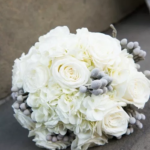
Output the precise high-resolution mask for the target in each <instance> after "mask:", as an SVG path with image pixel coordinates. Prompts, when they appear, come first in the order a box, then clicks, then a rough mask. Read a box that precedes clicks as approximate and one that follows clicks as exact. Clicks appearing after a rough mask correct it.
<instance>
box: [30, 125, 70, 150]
mask: <svg viewBox="0 0 150 150" xmlns="http://www.w3.org/2000/svg"><path fill="white" fill-rule="evenodd" d="M48 133H49V132H48V131H47V130H46V129H45V128H44V127H43V128H37V129H35V130H33V131H30V132H29V137H31V136H35V137H34V139H33V141H34V142H36V145H37V146H39V147H43V148H47V149H51V150H56V149H65V148H67V146H69V145H70V142H64V141H57V142H51V141H47V140H46V136H47V134H48Z"/></svg>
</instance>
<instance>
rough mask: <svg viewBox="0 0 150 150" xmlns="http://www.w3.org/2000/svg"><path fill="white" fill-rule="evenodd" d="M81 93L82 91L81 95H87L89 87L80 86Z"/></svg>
mask: <svg viewBox="0 0 150 150" xmlns="http://www.w3.org/2000/svg"><path fill="white" fill-rule="evenodd" d="M79 91H80V92H81V93H86V92H87V87H85V86H80V88H79Z"/></svg>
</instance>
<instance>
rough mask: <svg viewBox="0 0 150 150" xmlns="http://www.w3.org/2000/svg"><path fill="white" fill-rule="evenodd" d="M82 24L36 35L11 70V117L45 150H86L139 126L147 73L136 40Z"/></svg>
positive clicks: (148, 83)
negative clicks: (140, 69)
mask: <svg viewBox="0 0 150 150" xmlns="http://www.w3.org/2000/svg"><path fill="white" fill-rule="evenodd" d="M111 27H112V28H113V37H111V36H109V35H105V34H103V33H98V32H89V31H88V29H87V28H82V29H77V33H76V34H72V33H70V31H69V29H68V27H66V26H64V27H56V28H55V29H53V30H51V31H50V32H48V33H47V34H46V35H43V36H41V37H40V38H39V41H38V42H37V43H35V45H34V46H32V47H31V48H30V50H29V52H28V53H27V54H24V53H23V54H22V56H21V57H20V58H19V59H16V60H15V63H14V66H13V70H12V73H13V75H12V89H11V90H12V97H13V99H14V104H13V105H12V107H13V109H14V112H15V114H14V116H15V118H16V119H17V121H18V122H19V123H20V124H21V125H22V126H23V127H24V128H26V129H28V130H29V137H31V136H33V137H34V138H33V141H34V142H35V143H36V145H37V146H39V147H44V148H47V149H51V150H55V149H65V148H67V147H68V146H71V149H72V150H87V149H88V147H92V146H95V145H104V144H106V143H108V139H110V138H113V137H116V138H117V139H120V138H121V137H122V136H123V135H124V134H126V135H129V134H131V133H133V131H134V128H135V127H138V128H142V127H143V124H142V122H141V120H145V115H144V114H142V113H139V112H138V109H143V108H144V105H145V103H146V102H147V101H148V99H149V95H150V81H149V79H148V77H150V71H148V70H146V71H145V72H144V73H142V72H140V71H138V69H139V68H140V65H139V64H137V63H138V62H139V61H140V60H144V58H145V56H146V52H145V51H143V50H141V48H140V46H139V43H138V42H128V41H127V39H122V40H121V41H119V40H118V39H116V30H115V28H114V27H113V26H111Z"/></svg>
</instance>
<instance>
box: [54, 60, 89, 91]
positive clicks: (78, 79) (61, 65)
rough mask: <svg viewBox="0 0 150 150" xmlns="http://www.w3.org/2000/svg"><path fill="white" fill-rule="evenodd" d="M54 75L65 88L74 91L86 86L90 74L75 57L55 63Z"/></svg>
mask: <svg viewBox="0 0 150 150" xmlns="http://www.w3.org/2000/svg"><path fill="white" fill-rule="evenodd" d="M52 75H53V77H54V80H55V81H56V82H57V83H58V84H60V85H61V86H62V87H63V88H73V89H74V88H78V87H80V86H81V85H84V84H86V83H87V81H88V79H89V76H90V73H89V70H88V69H87V67H86V65H85V64H84V63H83V62H81V61H79V60H77V59H75V58H73V57H61V58H59V59H56V60H55V61H54V63H53V65H52Z"/></svg>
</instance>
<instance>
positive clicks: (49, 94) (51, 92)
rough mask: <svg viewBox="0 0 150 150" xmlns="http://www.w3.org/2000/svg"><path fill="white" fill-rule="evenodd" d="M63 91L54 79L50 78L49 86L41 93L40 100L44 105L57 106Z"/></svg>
mask: <svg viewBox="0 0 150 150" xmlns="http://www.w3.org/2000/svg"><path fill="white" fill-rule="evenodd" d="M62 90H63V89H62V88H61V87H60V85H59V84H58V83H57V82H55V81H54V79H53V77H51V78H50V80H49V83H48V86H47V87H44V88H42V89H41V91H40V98H41V100H42V102H43V103H47V104H48V105H56V104H57V103H58V102H57V101H58V99H59V97H60V96H61V95H62V94H63V91H62Z"/></svg>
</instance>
